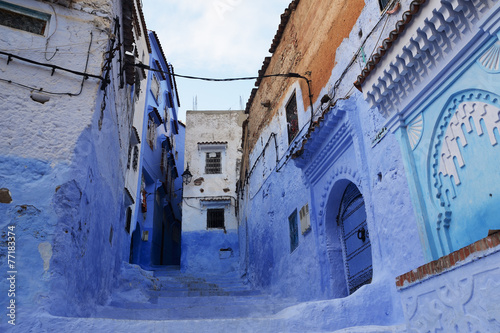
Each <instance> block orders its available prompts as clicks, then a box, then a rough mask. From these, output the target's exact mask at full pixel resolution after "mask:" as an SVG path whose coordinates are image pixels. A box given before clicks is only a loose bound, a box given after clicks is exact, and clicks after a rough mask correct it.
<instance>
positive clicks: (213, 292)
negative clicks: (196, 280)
mask: <svg viewBox="0 0 500 333" xmlns="http://www.w3.org/2000/svg"><path fill="white" fill-rule="evenodd" d="M149 294H150V295H151V296H158V297H193V296H252V295H260V294H261V292H260V291H259V290H251V289H248V290H233V291H225V290H221V289H203V290H194V289H190V290H150V291H149Z"/></svg>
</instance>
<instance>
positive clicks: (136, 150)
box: [132, 146, 139, 171]
mask: <svg viewBox="0 0 500 333" xmlns="http://www.w3.org/2000/svg"><path fill="white" fill-rule="evenodd" d="M138 166H139V147H137V146H134V159H133V160H132V168H133V169H134V171H137V167H138Z"/></svg>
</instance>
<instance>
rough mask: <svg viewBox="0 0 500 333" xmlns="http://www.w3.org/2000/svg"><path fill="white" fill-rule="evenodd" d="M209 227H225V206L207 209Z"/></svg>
mask: <svg viewBox="0 0 500 333" xmlns="http://www.w3.org/2000/svg"><path fill="white" fill-rule="evenodd" d="M207 228H208V229H224V208H216V209H207Z"/></svg>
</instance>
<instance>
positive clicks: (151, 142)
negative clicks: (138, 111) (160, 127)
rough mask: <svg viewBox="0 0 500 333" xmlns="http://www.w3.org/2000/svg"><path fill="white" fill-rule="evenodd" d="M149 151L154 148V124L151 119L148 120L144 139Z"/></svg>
mask: <svg viewBox="0 0 500 333" xmlns="http://www.w3.org/2000/svg"><path fill="white" fill-rule="evenodd" d="M146 140H147V142H148V145H149V147H150V148H151V150H155V148H156V124H155V122H154V121H152V120H151V119H149V120H148V133H147V138H146Z"/></svg>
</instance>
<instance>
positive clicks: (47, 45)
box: [44, 4, 59, 61]
mask: <svg viewBox="0 0 500 333" xmlns="http://www.w3.org/2000/svg"><path fill="white" fill-rule="evenodd" d="M49 5H50V7H51V8H52V11H53V12H54V18H55V21H56V27H55V28H54V31H53V32H52V34H50V36H49V37H47V40H46V41H45V52H44V57H45V60H47V61H50V60H52V59H53V58H54V57H55V56H56V53H57V52H58V51H59V49H58V48H57V47H56V50H55V51H54V53H53V54H52V55H51V56H50V57H49V58H47V49H48V47H49V41H50V38H52V36H54V34H55V33H56V31H57V25H58V22H57V13H56V10H55V8H54V6H52V4H49Z"/></svg>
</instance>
